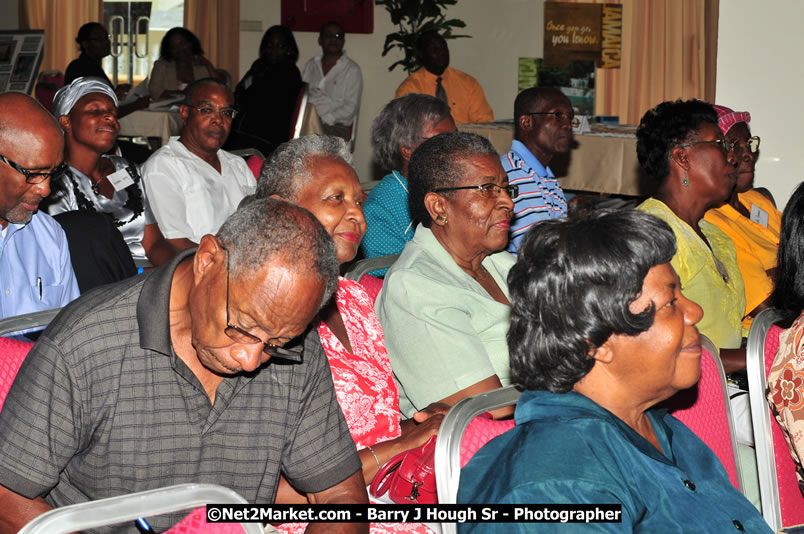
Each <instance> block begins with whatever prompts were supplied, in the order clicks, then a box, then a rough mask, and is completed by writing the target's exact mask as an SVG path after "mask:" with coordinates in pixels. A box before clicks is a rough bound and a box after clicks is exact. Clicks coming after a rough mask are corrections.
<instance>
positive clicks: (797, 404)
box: [767, 313, 804, 494]
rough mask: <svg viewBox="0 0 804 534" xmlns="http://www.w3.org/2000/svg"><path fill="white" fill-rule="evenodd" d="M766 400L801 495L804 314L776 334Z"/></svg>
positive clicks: (803, 479) (803, 484) (803, 472)
mask: <svg viewBox="0 0 804 534" xmlns="http://www.w3.org/2000/svg"><path fill="white" fill-rule="evenodd" d="M767 395H768V402H769V403H770V405H771V407H772V408H773V414H774V415H775V416H776V421H778V422H779V426H781V427H782V430H783V431H784V437H785V440H786V441H787V447H788V449H790V455H791V456H792V457H793V461H794V462H795V464H796V478H797V479H798V486H799V489H800V490H801V491H802V494H804V468H802V466H801V457H802V454H804V313H802V314H801V315H800V316H799V317H798V319H796V320H795V322H794V323H793V325H792V326H791V327H790V328H789V329H788V330H785V331H784V332H782V333H781V335H780V336H779V350H778V351H777V352H776V357H775V358H774V360H773V365H772V366H771V370H770V373H769V374H768V393H767Z"/></svg>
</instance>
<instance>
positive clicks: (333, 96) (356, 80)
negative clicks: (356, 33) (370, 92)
mask: <svg viewBox="0 0 804 534" xmlns="http://www.w3.org/2000/svg"><path fill="white" fill-rule="evenodd" d="M345 42H346V36H345V32H344V30H343V26H341V25H340V24H338V23H337V22H327V23H326V24H324V26H322V27H321V31H320V32H319V34H318V44H319V45H321V55H320V56H315V57H313V58H310V61H308V62H307V64H306V65H305V66H304V72H303V73H302V80H304V81H305V82H306V83H307V84H309V94H310V96H309V98H310V102H312V104H313V105H314V106H315V109H316V111H317V112H318V115H319V117H321V123H322V126H323V127H324V133H325V134H327V135H337V136H338V137H342V138H344V139H346V140H347V141H348V140H349V138H350V135H351V127H352V123H354V121H355V117H356V116H357V111H358V109H359V108H360V94H361V93H362V92H363V75H362V74H361V72H360V67H359V66H358V64H357V63H355V62H354V61H352V59H351V58H349V57H347V56H346V52H344V50H343V45H344V43H345Z"/></svg>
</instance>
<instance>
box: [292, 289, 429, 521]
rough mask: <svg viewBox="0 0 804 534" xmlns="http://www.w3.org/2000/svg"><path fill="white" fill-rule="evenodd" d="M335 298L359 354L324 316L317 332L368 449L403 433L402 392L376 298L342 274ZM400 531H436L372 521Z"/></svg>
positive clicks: (350, 419)
mask: <svg viewBox="0 0 804 534" xmlns="http://www.w3.org/2000/svg"><path fill="white" fill-rule="evenodd" d="M335 299H336V302H337V305H338V311H339V312H340V314H341V318H342V319H343V324H344V326H345V327H346V334H347V335H348V336H349V343H350V344H351V345H352V350H353V351H354V353H350V352H348V351H347V350H346V347H344V346H343V344H342V343H341V342H340V340H339V339H338V338H337V337H336V336H335V334H333V333H332V330H330V329H329V327H328V326H327V325H326V324H324V322H323V321H320V322H319V323H318V334H319V336H320V337H321V344H322V345H323V346H324V352H326V353H327V359H328V360H329V366H330V368H331V369H332V381H333V382H334V383H335V394H336V396H337V397H338V403H339V404H340V405H341V409H342V410H343V415H344V417H345V418H346V424H347V425H349V430H350V432H351V433H352V439H354V441H355V444H356V445H357V448H358V449H364V448H366V447H367V446H371V445H374V444H375V443H380V442H383V441H388V440H390V439H394V438H397V437H399V436H400V435H401V433H402V431H401V428H400V426H399V422H400V418H401V416H400V413H399V394H398V392H397V389H396V384H395V383H394V375H393V371H392V370H391V362H390V361H389V360H388V352H387V351H386V350H385V340H384V337H383V333H382V326H380V321H379V319H377V315H376V314H375V313H374V303H373V302H372V300H371V297H369V295H368V293H366V290H365V289H363V287H362V286H361V285H360V284H358V283H357V282H353V281H351V280H347V279H346V278H341V279H340V280H339V283H338V291H337V292H336V294H335ZM366 482H367V483H369V482H371V481H366ZM306 526H307V525H306V524H304V523H285V524H282V525H278V526H277V528H278V529H279V530H280V531H282V532H286V533H293V534H300V533H302V532H304V529H305V528H306ZM400 532H416V533H431V532H432V531H431V530H430V529H428V528H427V527H426V526H424V525H422V524H421V523H372V524H371V534H384V533H400Z"/></svg>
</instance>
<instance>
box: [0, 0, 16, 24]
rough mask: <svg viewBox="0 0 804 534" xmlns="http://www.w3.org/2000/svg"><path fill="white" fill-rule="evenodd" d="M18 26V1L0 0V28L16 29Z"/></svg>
mask: <svg viewBox="0 0 804 534" xmlns="http://www.w3.org/2000/svg"><path fill="white" fill-rule="evenodd" d="M19 28H20V18H19V3H18V2H17V0H0V30H18V29H19Z"/></svg>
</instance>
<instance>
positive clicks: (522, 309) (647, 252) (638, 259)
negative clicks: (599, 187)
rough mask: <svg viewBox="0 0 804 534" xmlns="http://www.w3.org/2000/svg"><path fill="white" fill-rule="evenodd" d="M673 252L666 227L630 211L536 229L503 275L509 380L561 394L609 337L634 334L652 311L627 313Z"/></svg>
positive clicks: (601, 212)
mask: <svg viewBox="0 0 804 534" xmlns="http://www.w3.org/2000/svg"><path fill="white" fill-rule="evenodd" d="M675 251H676V239H675V235H674V234H673V231H672V230H671V229H670V227H669V226H668V225H667V223H665V222H664V221H662V220H660V219H658V218H656V217H654V216H653V215H649V214H647V213H643V212H641V211H636V210H630V209H629V210H618V211H613V210H597V211H594V212H592V213H590V214H588V215H585V216H579V217H577V218H570V219H562V220H558V219H553V220H548V221H544V222H541V223H538V224H537V225H536V226H534V227H533V228H532V229H531V230H530V231H529V232H528V233H527V235H526V236H525V239H524V241H523V242H522V244H521V245H520V247H519V251H518V257H517V262H516V264H515V265H514V266H513V268H511V271H510V272H509V274H508V290H509V293H510V300H511V326H510V329H509V330H508V353H509V358H510V363H511V377H512V381H513V382H514V383H516V384H519V386H520V387H522V388H524V389H532V390H534V389H544V390H548V391H551V392H553V393H566V392H568V391H570V390H571V389H572V387H573V386H574V385H575V383H576V382H578V381H579V380H580V379H581V378H583V377H584V376H585V375H586V374H587V373H588V372H589V371H590V370H591V369H592V367H593V366H594V363H595V360H594V359H593V358H592V356H591V355H590V353H591V351H594V350H595V349H596V348H597V347H600V346H601V345H603V343H605V342H606V340H608V339H609V337H610V336H611V335H612V334H625V335H637V334H639V333H640V332H644V331H645V330H647V329H648V328H650V326H651V325H652V324H653V316H654V312H655V310H654V308H653V306H651V307H649V308H647V309H645V310H642V311H640V312H639V313H631V311H630V309H629V306H630V305H631V303H632V302H634V301H635V300H636V299H638V298H639V296H640V294H641V292H642V283H643V281H644V279H645V276H647V274H648V271H649V270H650V268H651V267H653V266H655V265H661V264H663V263H668V262H669V261H670V259H671V258H672V257H673V254H675Z"/></svg>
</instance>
